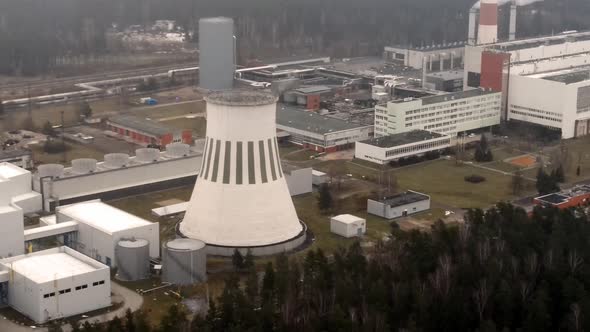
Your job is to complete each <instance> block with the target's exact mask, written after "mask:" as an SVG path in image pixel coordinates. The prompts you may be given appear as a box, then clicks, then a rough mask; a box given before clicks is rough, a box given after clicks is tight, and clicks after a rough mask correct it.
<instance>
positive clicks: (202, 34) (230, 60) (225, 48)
mask: <svg viewBox="0 0 590 332" xmlns="http://www.w3.org/2000/svg"><path fill="white" fill-rule="evenodd" d="M235 70H236V68H235V39H234V20H232V19H231V18H227V17H211V18H202V19H200V20H199V85H200V87H202V88H204V89H208V90H228V89H231V88H232V87H233V82H234V75H235Z"/></svg>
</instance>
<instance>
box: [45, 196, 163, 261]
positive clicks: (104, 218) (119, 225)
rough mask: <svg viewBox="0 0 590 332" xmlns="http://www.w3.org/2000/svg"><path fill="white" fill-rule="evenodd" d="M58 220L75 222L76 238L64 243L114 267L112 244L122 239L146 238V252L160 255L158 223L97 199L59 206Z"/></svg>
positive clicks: (114, 244) (57, 211)
mask: <svg viewBox="0 0 590 332" xmlns="http://www.w3.org/2000/svg"><path fill="white" fill-rule="evenodd" d="M56 216H57V224H58V225H59V224H60V223H66V222H75V223H77V224H78V227H77V235H76V236H75V238H72V239H70V240H69V241H66V245H68V246H70V247H72V248H74V249H76V250H77V251H79V252H81V253H83V254H85V255H86V256H88V257H91V258H94V259H95V260H97V261H99V262H102V263H104V264H106V265H107V266H109V267H117V261H116V260H115V248H116V247H117V244H118V243H119V241H121V240H125V239H144V240H147V241H148V242H149V255H150V257H153V258H156V257H159V256H160V233H159V225H158V223H152V222H149V221H147V220H144V219H142V218H139V217H136V216H134V215H132V214H129V213H126V212H124V211H121V210H119V209H117V208H114V207H112V206H110V205H108V204H105V203H102V202H101V201H99V200H95V201H87V202H83V203H76V204H72V205H66V206H60V207H58V208H57V210H56Z"/></svg>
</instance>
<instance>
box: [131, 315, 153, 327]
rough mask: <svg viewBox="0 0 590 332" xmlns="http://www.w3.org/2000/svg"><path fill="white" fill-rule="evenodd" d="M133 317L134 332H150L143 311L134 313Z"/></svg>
mask: <svg viewBox="0 0 590 332" xmlns="http://www.w3.org/2000/svg"><path fill="white" fill-rule="evenodd" d="M133 316H134V318H135V320H134V324H135V331H137V332H150V331H151V330H152V328H151V326H150V324H149V322H148V320H147V315H146V313H145V311H143V310H139V311H136V312H135V314H134V315H133Z"/></svg>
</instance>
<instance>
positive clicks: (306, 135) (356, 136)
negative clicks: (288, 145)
mask: <svg viewBox="0 0 590 332" xmlns="http://www.w3.org/2000/svg"><path fill="white" fill-rule="evenodd" d="M276 122H277V124H276V126H277V128H278V129H280V130H283V131H285V132H288V133H289V134H290V137H289V141H290V142H292V143H294V144H297V145H300V146H302V147H304V148H306V149H310V150H313V151H317V152H334V151H339V150H346V149H349V148H352V147H353V146H354V142H356V141H362V140H365V139H368V138H369V137H371V135H372V133H373V126H371V125H363V124H357V123H351V122H347V121H344V120H340V119H336V118H332V117H328V116H324V115H320V114H317V113H315V112H307V111H302V110H298V109H292V108H287V107H285V106H282V107H280V108H278V109H277V112H276Z"/></svg>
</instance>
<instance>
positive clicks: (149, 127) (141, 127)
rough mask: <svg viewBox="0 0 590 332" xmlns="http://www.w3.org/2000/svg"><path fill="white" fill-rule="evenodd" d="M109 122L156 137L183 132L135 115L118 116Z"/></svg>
mask: <svg viewBox="0 0 590 332" xmlns="http://www.w3.org/2000/svg"><path fill="white" fill-rule="evenodd" d="M109 122H112V123H114V124H119V125H121V126H124V127H127V128H131V129H135V130H137V131H141V132H144V133H146V134H150V135H153V136H156V137H160V136H163V135H167V134H174V133H179V132H181V130H178V129H176V128H172V127H169V126H166V125H163V124H161V123H159V122H156V121H153V120H148V119H146V118H140V117H137V116H133V115H116V116H113V117H111V118H109Z"/></svg>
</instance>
